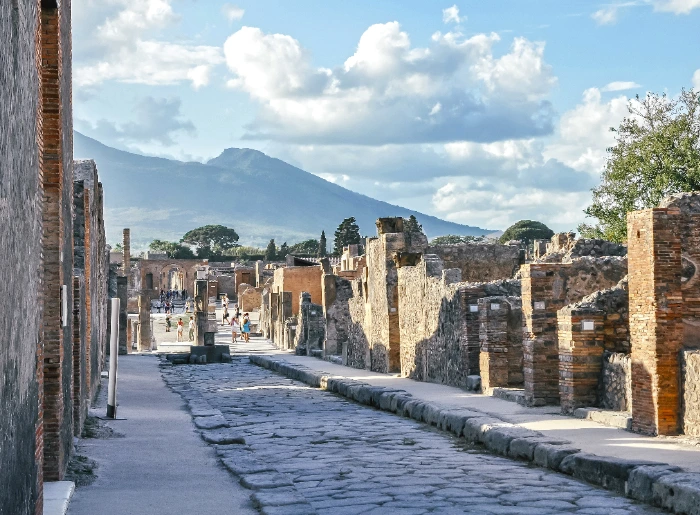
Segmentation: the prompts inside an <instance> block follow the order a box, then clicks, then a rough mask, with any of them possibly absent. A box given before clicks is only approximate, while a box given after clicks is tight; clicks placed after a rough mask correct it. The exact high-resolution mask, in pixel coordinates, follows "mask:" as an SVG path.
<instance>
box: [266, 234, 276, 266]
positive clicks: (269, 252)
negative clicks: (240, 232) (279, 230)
mask: <svg viewBox="0 0 700 515" xmlns="http://www.w3.org/2000/svg"><path fill="white" fill-rule="evenodd" d="M276 258H277V245H275V240H274V239H272V240H270V243H268V244H267V249H265V261H274V260H275V259H276Z"/></svg>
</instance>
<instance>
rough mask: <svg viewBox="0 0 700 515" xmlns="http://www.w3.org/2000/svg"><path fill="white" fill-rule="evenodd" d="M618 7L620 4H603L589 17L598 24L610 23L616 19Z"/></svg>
mask: <svg viewBox="0 0 700 515" xmlns="http://www.w3.org/2000/svg"><path fill="white" fill-rule="evenodd" d="M620 7H621V6H620V5H608V6H605V7H603V8H602V9H598V10H597V11H596V12H594V13H593V14H591V18H593V20H595V22H596V23H597V24H598V25H611V24H613V23H615V22H616V21H617V12H618V11H619V10H620Z"/></svg>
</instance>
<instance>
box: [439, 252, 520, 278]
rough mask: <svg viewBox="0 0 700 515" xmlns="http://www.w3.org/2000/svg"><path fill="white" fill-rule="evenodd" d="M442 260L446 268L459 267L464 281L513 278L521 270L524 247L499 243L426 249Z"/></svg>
mask: <svg viewBox="0 0 700 515" xmlns="http://www.w3.org/2000/svg"><path fill="white" fill-rule="evenodd" d="M425 253H426V254H435V255H437V256H439V257H440V259H442V261H443V263H444V266H445V268H446V269H448V268H459V269H460V270H461V271H462V281H464V282H490V281H496V280H499V279H510V278H511V277H513V276H514V275H515V273H516V272H517V271H518V267H519V266H520V265H521V264H522V263H521V262H520V247H518V246H517V245H501V244H499V243H483V244H476V243H463V244H459V245H433V246H430V247H428V248H427V249H426V250H425Z"/></svg>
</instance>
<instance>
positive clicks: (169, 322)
mask: <svg viewBox="0 0 700 515" xmlns="http://www.w3.org/2000/svg"><path fill="white" fill-rule="evenodd" d="M172 325H173V322H172V319H171V318H170V315H168V316H166V317H165V332H166V333H169V332H170V329H171V328H172ZM189 329H190V330H189V335H188V336H189V341H191V342H193V341H194V317H190V323H189ZM184 332H185V322H183V321H182V317H179V318H178V321H177V341H179V342H181V341H182V338H183V333H184Z"/></svg>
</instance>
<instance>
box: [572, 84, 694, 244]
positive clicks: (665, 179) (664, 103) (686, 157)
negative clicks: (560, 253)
mask: <svg viewBox="0 0 700 515" xmlns="http://www.w3.org/2000/svg"><path fill="white" fill-rule="evenodd" d="M627 109H628V111H629V113H630V116H629V117H627V118H625V119H624V120H623V121H622V123H621V124H620V126H619V127H618V128H617V129H615V128H612V129H611V131H612V132H614V133H615V134H616V137H615V146H613V147H611V148H609V149H608V154H609V155H608V159H607V162H606V164H605V169H604V171H603V175H602V181H601V184H600V186H598V187H597V188H594V189H593V190H592V191H593V203H592V204H591V205H590V206H589V207H588V208H586V210H585V211H584V212H585V213H586V215H588V216H589V217H592V218H596V219H597V223H595V225H588V224H581V225H580V226H579V232H580V233H581V235H582V236H583V237H588V238H591V237H597V238H604V239H607V240H611V241H616V242H623V241H624V240H625V239H626V238H627V213H628V212H630V211H635V210H638V209H647V208H651V207H656V206H657V205H658V204H659V203H660V201H661V200H662V199H663V198H664V197H666V196H668V195H671V194H673V193H679V192H683V191H697V190H700V93H699V92H697V91H693V90H690V91H687V90H685V89H684V90H682V92H681V94H680V96H679V97H678V98H674V99H672V98H668V97H667V96H666V95H665V94H663V95H658V94H654V93H648V94H647V96H646V97H645V98H644V99H640V97H639V96H637V97H636V100H633V101H631V102H630V103H629V105H628V107H627Z"/></svg>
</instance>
